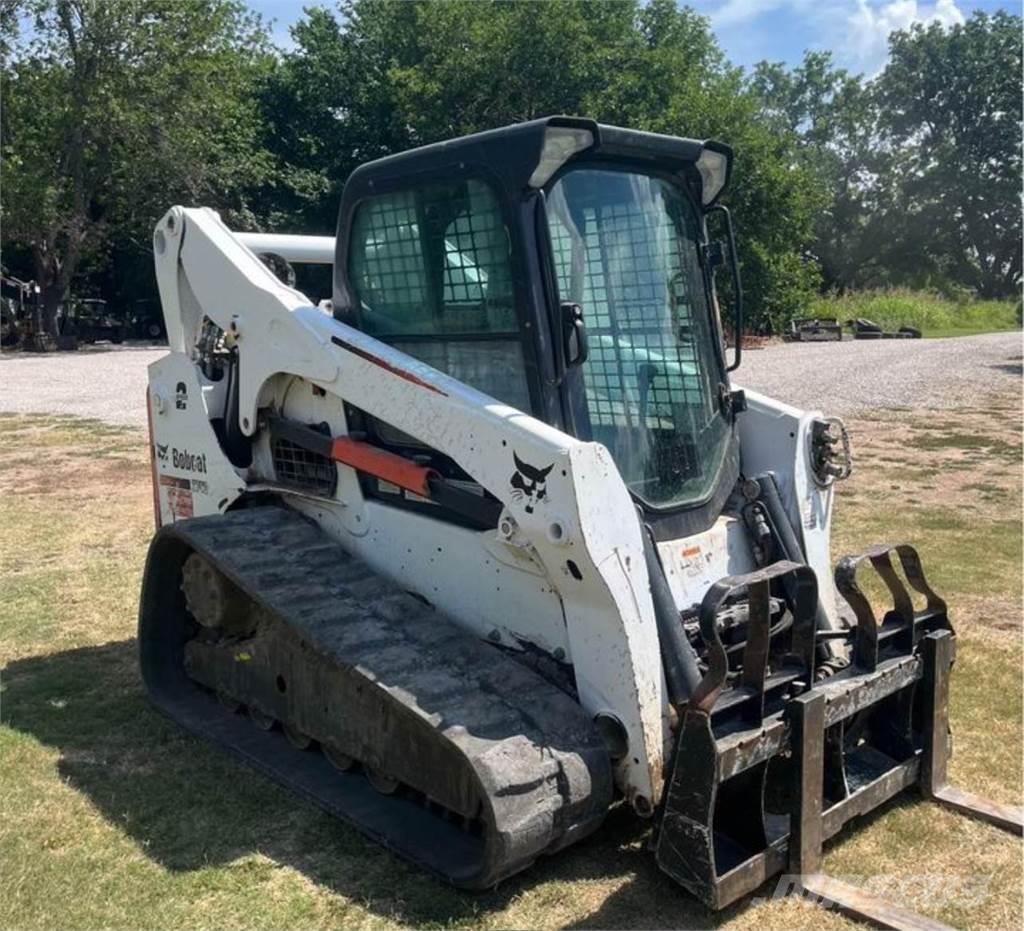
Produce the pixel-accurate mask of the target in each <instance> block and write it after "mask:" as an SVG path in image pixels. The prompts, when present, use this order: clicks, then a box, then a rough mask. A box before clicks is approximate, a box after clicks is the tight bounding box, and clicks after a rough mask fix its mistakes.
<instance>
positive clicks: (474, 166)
mask: <svg viewBox="0 0 1024 931" xmlns="http://www.w3.org/2000/svg"><path fill="white" fill-rule="evenodd" d="M731 161H732V154H731V151H730V150H729V148H728V147H727V146H724V145H722V144H720V143H717V142H697V141H693V140H689V139H681V138H674V137H668V136H659V135H652V134H648V133H642V132H633V131H629V130H625V129H618V128H615V127H610V126H599V125H598V124H596V123H594V122H592V121H590V120H585V119H575V118H571V119H570V118H562V117H553V118H548V119H542V120H536V121H533V122H529V123H524V124H521V125H516V126H510V127H507V128H504V129H498V130H494V131H491V132H485V133H481V134H478V135H474V136H469V137H466V138H462V139H456V140H453V141H450V142H445V143H441V144H437V145H431V146H427V147H425V148H421V149H417V150H414V151H410V152H406V153H403V154H399V155H395V156H392V157H389V158H384V159H381V160H379V161H376V162H373V163H370V164H367V165H364V166H363V167H361V168H359V169H358V170H357V171H355V172H354V173H353V174H352V176H351V177H350V179H349V180H348V182H347V184H346V186H345V189H344V193H343V196H342V202H341V208H340V214H339V220H338V228H337V235H336V237H333V238H327V237H319V238H318V237H299V236H272V235H262V236H261V235H246V234H238V233H232V232H231V231H230V230H228V229H227V228H226V227H225V226H224V224H223V223H222V222H221V221H220V219H219V217H218V216H217V215H216V214H215V213H213V212H211V211H209V210H205V209H183V208H181V207H175V208H173V209H172V210H170V212H169V213H168V214H167V215H166V216H165V217H164V218H163V219H162V220H161V221H160V223H159V225H158V227H157V229H156V231H155V234H154V241H153V242H154V251H155V258H156V272H157V278H158V281H159V287H160V297H161V301H162V304H163V312H164V318H165V321H166V328H167V335H168V340H169V344H170V350H171V351H170V353H169V354H168V355H167V356H165V357H164V358H162V359H161V360H159V361H157V362H155V363H154V364H153V365H152V366H151V367H150V372H149V393H148V404H149V415H150V424H151V426H150V430H151V436H152V455H153V494H154V506H155V509H156V518H157V524H158V530H157V533H156V535H155V537H154V539H153V541H152V544H151V547H150V550H149V558H148V562H147V565H146V570H145V579H144V584H143V592H142V603H141V609H140V621H139V639H140V650H141V664H142V672H143V675H144V677H145V682H146V685H147V687H148V690H149V693H150V695H151V696H152V699H153V701H154V702H155V703H156V705H157V706H158V707H159V708H160V709H161V710H163V711H165V712H166V713H167V714H169V715H171V716H172V717H173V718H174V719H175V720H177V721H179V722H181V723H182V724H183V725H184V726H185V727H187V728H189V729H190V730H192V731H194V732H195V733H197V734H200V735H202V736H204V737H206V738H208V739H210V740H212V741H214V742H215V743H217V744H219V745H221V746H223V747H224V748H226V749H228V750H231V751H233V752H234V753H236V754H238V755H239V756H240V757H242V758H243V759H245V760H246V761H247V762H249V763H250V764H252V765H253V766H255V767H257V768H259V769H260V770H262V771H264V772H265V773H266V774H268V775H269V776H271V777H273V778H274V779H277V780H279V781H280V782H282V783H284V784H285V785H287V786H289V787H291V788H292V789H294V790H295V791H296V792H298V793H300V794H301V795H304V796H305V797H307V798H309V799H311V800H313V801H314V802H316V803H318V804H319V805H322V806H323V807H324V808H326V809H328V810H329V811H331V812H333V813H334V814H335V815H337V816H338V817H340V818H342V819H343V820H345V821H347V822H349V823H351V824H353V825H355V826H356V827H357V828H359V829H360V830H361V831H363V832H365V833H366V834H368V835H370V836H372V837H374V838H376V839H378V840H379V841H380V842H381V843H383V844H385V845H386V846H387V847H388V848H390V849H391V850H393V851H395V852H396V853H398V854H400V855H402V856H404V857H406V858H408V859H410V860H413V861H415V862H416V863H418V864H421V865H422V866H423V867H425V868H426V869H428V870H431V871H433V872H434V873H435V874H437V875H438V876H440V877H442V878H443V879H445V880H447V881H449V882H451V883H454V884H456V885H459V886H462V887H467V888H481V887H488V886H492V885H493V884H495V883H497V882H499V881H500V880H501V879H503V878H505V877H507V876H509V875H511V874H513V873H515V872H516V871H518V870H522V869H523V868H525V867H527V866H528V865H529V864H531V863H532V862H533V861H535V860H536V859H537V858H538V857H539V856H540V855H542V854H551V853H553V852H555V851H557V850H559V849H561V848H563V847H565V846H567V845H569V844H572V843H573V842H575V841H577V840H579V839H581V838H583V837H586V836H587V835H588V834H590V833H591V832H592V831H595V830H596V829H597V828H598V827H599V826H600V824H601V821H602V819H603V817H604V815H605V813H606V811H607V810H608V808H609V806H610V805H612V804H613V803H615V802H616V801H617V800H622V801H621V803H622V804H625V805H628V806H630V807H631V808H632V810H633V811H634V812H635V813H636V816H637V817H638V818H642V819H651V823H652V827H653V830H652V832H651V833H652V839H651V847H652V849H653V852H654V855H655V857H656V858H657V861H658V863H659V864H660V866H661V867H662V869H664V871H665V872H667V873H668V874H669V875H670V876H672V877H673V878H674V879H676V880H677V881H678V882H680V883H681V884H682V885H683V886H685V887H686V888H687V889H689V890H690V891H691V892H692V893H693V894H694V895H696V896H698V897H699V898H700V899H702V900H703V901H704V902H706V903H707V904H708V905H709V906H710V907H712V908H721V907H723V906H725V905H727V904H728V903H730V902H733V901H734V900H736V899H738V898H740V897H741V896H743V895H744V894H746V893H748V892H750V891H751V890H753V889H755V888H757V887H758V886H759V885H760V884H762V883H763V882H764V881H765V880H766V879H767V878H768V877H770V876H772V875H773V874H775V873H778V872H780V871H783V870H786V871H788V872H790V873H797V874H802V875H803V876H804V885H805V887H806V888H808V889H810V890H811V891H814V890H816V889H820V888H821V884H822V883H824V882H826V880H825V879H824V878H823V877H821V876H820V875H819V874H818V869H819V865H820V861H821V851H822V844H823V842H824V841H825V840H826V839H827V838H829V837H831V836H832V835H834V834H836V832H837V831H839V830H840V828H841V827H842V826H843V825H844V824H845V823H846V822H848V821H849V820H850V819H852V818H854V817H856V816H859V815H862V814H864V813H866V812H868V811H871V810H872V809H875V808H877V807H878V806H879V805H881V804H882V803H883V802H884V801H886V800H887V799H889V798H891V797H892V796H894V795H895V794H897V793H898V792H901V791H902V790H904V789H907V788H910V787H918V788H919V789H920V790H921V791H922V793H923V794H924V795H925V796H926V797H928V798H932V799H936V800H938V801H940V802H945V803H948V804H950V805H954V806H956V807H959V808H962V809H965V810H970V811H975V812H977V813H978V814H980V815H981V816H982V817H986V818H988V819H990V820H992V821H996V822H1000V823H1003V824H1005V825H1006V826H1008V827H1010V828H1011V829H1012V828H1013V826H1014V824H1016V826H1017V830H1019V820H1017V821H1015V820H1014V819H1015V817H1018V816H1017V815H1016V814H1015V812H1013V811H1010V810H1004V809H1000V808H998V807H996V806H994V805H991V804H989V803H986V802H983V801H982V800H979V799H975V798H972V797H970V796H968V795H966V794H964V793H961V792H957V791H954V790H953V789H951V788H949V787H948V786H947V785H946V778H945V772H946V770H945V764H946V758H947V748H948V736H947V696H948V676H949V671H950V666H951V664H952V661H953V642H954V639H953V634H952V630H951V628H950V623H949V620H948V618H947V615H946V606H945V604H944V603H943V601H942V600H941V599H940V598H939V597H938V596H937V595H936V594H935V593H934V592H933V590H932V589H931V588H930V587H929V585H928V583H927V582H926V581H925V576H924V573H923V572H922V569H921V565H920V562H919V560H918V558H917V555H916V553H915V551H914V550H913V549H912V548H911V547H910V546H906V545H900V546H893V547H890V546H875V547H872V548H870V549H868V550H867V551H865V552H864V553H863V554H861V555H858V556H849V557H846V558H844V559H842V560H841V561H840V562H839V564H838V567H837V568H836V570H835V572H834V573H833V568H832V565H831V557H830V553H829V534H830V521H831V517H832V503H833V485H834V482H835V481H836V480H837V479H840V478H842V477H843V476H844V475H846V474H847V472H848V470H849V465H850V460H849V450H848V446H847V445H846V443H845V434H844V431H843V429H842V425H841V424H840V423H838V422H837V421H835V420H832V419H826V418H824V417H822V416H821V415H820V414H817V413H808V412H804V411H800V410H796V409H794V408H792V407H788V406H786V405H785V404H780V403H778V402H775V401H772V400H771V399H769V398H766V397H761V396H759V395H756V394H754V393H752V392H746V393H744V392H743V391H741V390H738V389H736V388H734V387H733V386H732V385H731V383H730V379H729V375H728V372H729V371H730V370H731V369H733V368H735V367H736V365H737V364H738V362H739V349H738V348H737V349H736V350H735V357H734V358H733V359H732V360H731V364H730V360H729V359H727V358H726V356H725V351H724V349H723V341H722V328H721V322H720V320H719V315H718V310H717V303H716V298H715V290H714V280H713V279H714V274H715V269H716V267H717V266H720V267H722V268H728V269H729V271H730V273H731V279H732V280H731V286H730V293H731V295H732V298H733V300H734V301H736V304H737V320H736V322H735V330H736V332H740V331H741V323H742V320H741V319H740V318H739V310H738V299H739V297H740V293H741V292H740V282H739V277H738V273H737V266H736V257H735V249H734V245H733V239H732V231H731V225H730V221H729V215H728V212H727V211H726V210H725V208H723V207H721V206H719V205H718V199H719V197H720V195H721V194H722V191H723V189H724V188H725V186H726V183H727V181H728V178H729V173H730V167H731ZM709 221H711V224H712V226H714V225H715V224H716V223H717V224H720V229H721V230H722V231H723V234H724V240H723V241H724V245H720V244H719V243H718V242H715V241H711V240H710V239H709V233H708V228H709ZM267 255H269V256H272V257H273V262H274V264H275V266H276V267H278V269H280V268H282V267H284V268H286V269H287V267H288V264H289V262H313V263H317V262H319V263H324V264H332V263H333V274H334V278H333V281H334V286H333V300H332V301H329V302H328V301H323V302H321V303H320V304H319V305H315V304H313V303H312V302H311V301H310V300H309V299H308V298H307V297H306V296H304V295H303V294H301V293H299V292H298V291H296V290H294V289H293V288H292V287H289V286H288V285H286V284H284V283H282V281H281V280H279V277H277V276H275V275H274V274H273V273H272V272H271V271H270V270H269V268H268V266H267V265H266V264H264V262H263V261H261V258H260V256H267ZM293 280H294V279H293ZM894 559H895V560H896V561H898V563H899V564H900V565H901V566H902V576H901V575H900V574H899V573H898V572H897V569H896V565H895V563H894ZM865 569H871V570H874V572H875V573H876V574H877V575H878V576H880V578H881V582H882V583H884V586H885V587H887V589H888V591H889V593H890V594H891V600H892V607H891V608H890V609H888V610H887V611H885V612H884V613H882V615H881V616H879V615H878V614H876V613H875V612H874V610H873V608H872V605H871V602H870V601H869V600H868V598H867V597H866V596H865V595H864V594H862V589H861V582H862V575H863V574H864V570H865ZM908 584H909V587H910V589H911V590H912V593H911V592H910V591H908V588H907V585H908ZM912 595H916V596H918V600H919V601H920V605H915V603H914V601H913V600H912ZM841 605H843V607H842V608H841V607H840V606H841ZM828 882H830V883H831V885H829V886H828V890H829V892H828V894H829V897H830V898H831V899H832V900H835V901H838V902H840V903H841V904H843V905H844V907H848V908H849V909H850V910H851V911H853V912H855V913H858V914H864V915H867V916H868V917H873V918H874V919H875V920H882V919H880V918H879V917H878V915H879V914H882V912H884V914H885V915H886V916H888V917H889V919H890V920H893V919H892V916H893V915H894V914H896V912H893V911H892V910H889V911H885V909H884V905H880V904H879V903H878V902H877V901H873V900H870V899H866V898H865V897H863V896H860V895H859V894H857V893H855V892H854V891H853V890H850V889H849V888H848V887H843V886H841V885H839V884H836V883H834V882H833V881H831V880H829V881H828ZM879 909H882V912H880V911H879Z"/></svg>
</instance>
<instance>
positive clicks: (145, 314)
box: [129, 297, 167, 342]
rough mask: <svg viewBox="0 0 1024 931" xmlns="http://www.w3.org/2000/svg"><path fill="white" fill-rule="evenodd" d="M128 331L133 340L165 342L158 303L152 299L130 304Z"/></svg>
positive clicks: (161, 313) (162, 318) (162, 320)
mask: <svg viewBox="0 0 1024 931" xmlns="http://www.w3.org/2000/svg"><path fill="white" fill-rule="evenodd" d="M129 329H130V332H131V335H132V338H133V339H149V340H153V341H160V342H166V341H167V330H166V329H165V327H164V315H163V311H162V310H161V309H160V302H159V301H157V300H154V299H153V298H148V297H145V298H140V299H139V300H137V301H135V302H134V303H133V304H132V312H131V315H130V316H129Z"/></svg>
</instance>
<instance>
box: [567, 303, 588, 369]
mask: <svg viewBox="0 0 1024 931" xmlns="http://www.w3.org/2000/svg"><path fill="white" fill-rule="evenodd" d="M560 310H561V313H562V351H563V357H564V358H565V367H566V368H567V369H569V368H572V367H574V366H577V365H582V364H583V363H584V362H586V361H587V356H588V355H589V352H590V347H589V345H588V342H587V325H586V324H585V323H584V322H583V308H582V307H580V305H579V304H574V303H573V302H572V301H562V303H561V307H560Z"/></svg>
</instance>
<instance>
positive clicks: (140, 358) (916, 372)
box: [0, 333, 1022, 427]
mask: <svg viewBox="0 0 1024 931" xmlns="http://www.w3.org/2000/svg"><path fill="white" fill-rule="evenodd" d="M166 351H167V350H166V349H164V348H159V347H156V348H154V347H152V346H130V345H126V346H105V345H101V346H94V347H90V348H88V349H86V350H82V351H79V352H77V353H60V354H53V355H38V356H37V355H30V354H28V353H17V352H6V353H3V354H0V411H15V412H19V413H53V414H74V415H77V416H80V417H96V418H99V419H101V420H105V421H108V422H109V423H115V424H129V425H135V426H142V427H144V426H145V424H146V408H145V391H146V366H147V365H149V363H150V362H153V361H154V360H155V359H158V358H160V356H162V355H163V354H164V353H165V352H166ZM1021 360H1022V355H1021V334H1020V333H988V334H985V335H983V336H965V337H959V338H956V339H936V340H929V339H923V340H906V341H904V340H884V341H880V342H854V341H850V342H843V343H805V344H799V343H793V344H789V345H779V346H772V347H771V348H769V349H762V350H757V351H750V352H747V353H745V354H744V357H743V365H742V366H741V367H740V369H739V371H738V372H737V373H736V375H737V377H736V381H737V383H738V384H739V385H741V386H742V387H745V388H750V389H753V390H755V391H760V392H762V393H764V394H767V395H771V396H772V397H776V398H779V399H780V400H783V401H788V402H789V403H790V404H795V405H796V406H798V407H811V408H818V409H821V410H824V411H825V412H826V413H831V414H841V415H850V414H855V413H858V412H861V411H865V410H871V409H874V408H893V407H906V408H921V407H923V408H952V407H967V406H972V405H973V404H974V403H975V402H976V400H977V399H978V398H979V397H981V396H983V395H985V394H988V393H990V392H992V391H993V390H1000V389H1004V388H1007V387H1010V386H1013V385H1017V386H1019V385H1020V377H1021Z"/></svg>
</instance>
